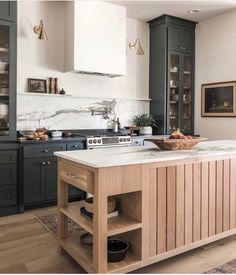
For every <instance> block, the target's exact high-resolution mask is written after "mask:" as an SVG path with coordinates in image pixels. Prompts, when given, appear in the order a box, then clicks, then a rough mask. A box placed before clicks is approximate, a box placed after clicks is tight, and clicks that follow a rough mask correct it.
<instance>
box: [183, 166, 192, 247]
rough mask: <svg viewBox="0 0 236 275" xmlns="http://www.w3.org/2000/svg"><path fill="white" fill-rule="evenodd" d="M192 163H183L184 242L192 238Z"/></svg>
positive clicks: (187, 242)
mask: <svg viewBox="0 0 236 275" xmlns="http://www.w3.org/2000/svg"><path fill="white" fill-rule="evenodd" d="M192 170H193V169H192V164H186V165H185V172H184V174H185V183H184V184H185V244H189V243H191V242H192V240H193V226H192V224H193V178H192V177H193V171H192Z"/></svg>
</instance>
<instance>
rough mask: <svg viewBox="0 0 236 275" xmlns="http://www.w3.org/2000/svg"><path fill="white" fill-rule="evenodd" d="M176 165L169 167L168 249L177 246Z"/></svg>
mask: <svg viewBox="0 0 236 275" xmlns="http://www.w3.org/2000/svg"><path fill="white" fill-rule="evenodd" d="M175 168H176V167H175V166H170V167H167V250H172V249H174V248H175V211H176V205H175V193H176V186H175V184H176V179H175V178H176V169H175Z"/></svg>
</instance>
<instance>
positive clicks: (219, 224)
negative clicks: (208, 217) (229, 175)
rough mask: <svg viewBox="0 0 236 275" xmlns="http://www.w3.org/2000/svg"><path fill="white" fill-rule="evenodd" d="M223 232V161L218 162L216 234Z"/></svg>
mask: <svg viewBox="0 0 236 275" xmlns="http://www.w3.org/2000/svg"><path fill="white" fill-rule="evenodd" d="M222 231H223V161H222V160H219V161H217V162H216V233H217V234H219V233H221V232H222Z"/></svg>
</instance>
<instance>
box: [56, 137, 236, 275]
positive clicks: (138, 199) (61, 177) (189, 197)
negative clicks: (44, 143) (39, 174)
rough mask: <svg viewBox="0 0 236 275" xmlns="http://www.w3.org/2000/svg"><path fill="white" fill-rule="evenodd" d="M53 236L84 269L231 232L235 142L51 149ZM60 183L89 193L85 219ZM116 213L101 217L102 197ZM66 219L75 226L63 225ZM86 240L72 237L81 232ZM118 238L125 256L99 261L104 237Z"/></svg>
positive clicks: (130, 266) (235, 216)
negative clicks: (180, 147)
mask: <svg viewBox="0 0 236 275" xmlns="http://www.w3.org/2000/svg"><path fill="white" fill-rule="evenodd" d="M55 155H56V156H58V211H59V216H58V241H59V245H60V248H61V250H62V251H66V252H67V253H68V254H70V255H71V256H72V257H73V258H74V259H75V260H76V261H77V262H78V263H79V264H80V265H81V266H82V267H83V268H84V269H85V270H86V271H87V272H89V273H126V272H130V271H132V270H135V269H138V268H140V267H143V266H146V265H149V264H152V263H155V262H158V261H161V260H163V259H166V258H169V257H172V256H175V255H178V254H180V253H183V252H185V251H188V250H191V249H194V248H196V247H199V246H202V245H205V244H207V243H210V242H213V241H216V240H218V239H221V238H224V237H227V236H230V235H232V234H235V233H236V141H230V140H221V141H208V142H202V143H200V144H198V145H197V146H196V147H195V148H194V149H193V150H186V151H161V150H159V149H158V148H153V147H150V148H149V147H120V148H106V149H97V150H86V151H67V152H57V153H55ZM68 185H73V186H75V187H77V188H80V189H82V190H84V191H85V192H88V193H90V194H92V195H93V198H94V199H93V202H94V205H93V209H94V213H93V218H92V219H91V218H87V217H85V216H83V215H82V214H81V213H80V207H82V206H83V202H80V203H79V205H76V206H75V205H70V204H68ZM110 196H112V197H116V199H117V210H118V211H119V216H117V217H113V218H109V219H107V214H106V213H107V201H108V198H109V197H110ZM68 218H70V219H72V220H73V221H74V222H75V223H77V224H78V225H80V227H81V228H82V229H83V230H78V231H76V232H71V230H68V226H67V223H68ZM84 230H85V231H87V232H89V233H90V234H92V235H93V246H86V245H83V244H82V243H81V242H80V235H81V234H83V233H84V232H85V231H84ZM108 238H118V239H122V240H126V241H128V242H129V244H130V248H129V250H128V253H127V255H126V258H125V259H124V260H123V261H121V262H117V263H111V262H107V239H108Z"/></svg>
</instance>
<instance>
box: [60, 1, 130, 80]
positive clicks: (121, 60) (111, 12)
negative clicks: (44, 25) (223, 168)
mask: <svg viewBox="0 0 236 275" xmlns="http://www.w3.org/2000/svg"><path fill="white" fill-rule="evenodd" d="M65 71H66V72H69V71H76V72H78V73H85V74H96V75H107V76H121V75H125V72H126V8H125V7H122V6H118V5H115V4H111V3H107V2H103V1H92V0H90V1H83V0H82V1H81V0H75V1H66V2H65Z"/></svg>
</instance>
